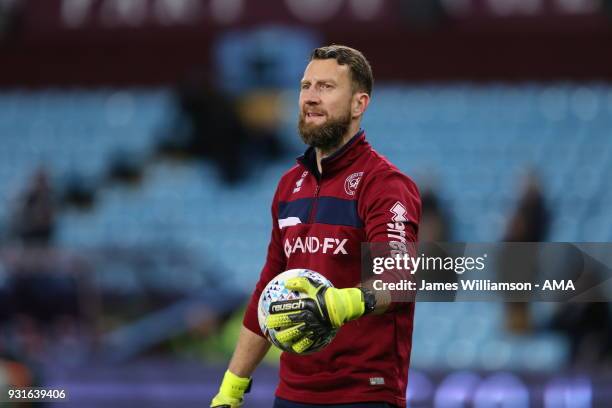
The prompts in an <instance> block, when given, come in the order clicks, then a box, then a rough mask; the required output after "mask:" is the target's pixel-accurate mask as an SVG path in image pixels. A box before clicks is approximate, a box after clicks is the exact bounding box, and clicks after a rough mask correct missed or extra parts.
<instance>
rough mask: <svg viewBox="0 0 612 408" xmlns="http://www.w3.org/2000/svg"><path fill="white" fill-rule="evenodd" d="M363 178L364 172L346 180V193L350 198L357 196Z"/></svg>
mask: <svg viewBox="0 0 612 408" xmlns="http://www.w3.org/2000/svg"><path fill="white" fill-rule="evenodd" d="M361 176H363V171H360V172H358V173H353V174H351V175H350V176H348V177H347V178H346V180H344V192H345V193H346V194H348V195H350V196H352V195H355V191H357V187H358V186H359V182H360V181H361Z"/></svg>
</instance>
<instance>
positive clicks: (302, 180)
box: [293, 171, 308, 193]
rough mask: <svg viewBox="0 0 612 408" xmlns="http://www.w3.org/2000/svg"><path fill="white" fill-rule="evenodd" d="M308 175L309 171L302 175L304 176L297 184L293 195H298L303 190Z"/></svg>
mask: <svg viewBox="0 0 612 408" xmlns="http://www.w3.org/2000/svg"><path fill="white" fill-rule="evenodd" d="M307 175H308V171H305V172H303V173H302V176H301V177H300V179H299V180H298V181H296V182H295V187H294V188H293V193H297V192H298V191H300V190H301V189H302V184H303V183H304V179H305V178H306V176H307Z"/></svg>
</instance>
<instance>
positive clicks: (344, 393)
mask: <svg viewBox="0 0 612 408" xmlns="http://www.w3.org/2000/svg"><path fill="white" fill-rule="evenodd" d="M372 84H373V75H372V69H371V67H370V64H369V63H368V61H367V60H366V58H365V57H364V56H363V54H362V53H361V52H359V51H357V50H355V49H353V48H350V47H346V46H342V45H331V46H327V47H321V48H317V49H315V50H314V51H313V52H312V54H311V58H310V62H309V64H308V66H307V67H306V70H305V71H304V76H303V78H302V80H301V83H300V98H299V106H300V114H299V122H298V130H299V133H300V136H301V137H302V140H303V141H304V143H306V144H307V145H308V146H309V148H308V149H307V150H306V152H305V153H304V155H303V156H301V157H299V158H298V159H297V164H296V165H295V166H293V167H292V168H291V169H290V170H289V171H288V172H286V173H285V174H284V175H283V176H282V178H281V180H280V182H279V184H278V188H277V190H276V193H275V195H274V199H273V202H272V224H273V227H272V235H271V239H270V244H269V247H268V254H267V258H266V264H265V266H264V268H263V270H262V271H261V275H260V279H259V282H258V283H257V285H256V287H255V290H254V292H253V295H252V298H251V300H250V303H249V305H248V308H247V311H246V313H245V316H244V320H243V327H242V329H241V333H240V336H239V339H238V344H237V345H236V349H235V351H234V354H233V356H232V359H231V361H230V363H229V367H228V370H227V371H226V373H225V376H224V378H223V381H222V383H221V387H220V389H219V393H218V394H217V395H216V396H215V397H214V399H213V401H212V404H211V407H230V408H234V407H238V406H240V405H242V403H243V400H244V394H245V392H246V391H248V390H249V389H250V386H251V378H250V376H251V374H252V372H253V371H254V369H255V367H256V366H257V365H258V364H259V363H260V361H261V359H262V358H263V357H264V355H265V354H266V352H267V350H268V348H269V347H270V343H269V342H268V340H267V339H266V338H265V337H264V335H263V334H262V333H261V330H260V328H259V324H258V319H257V306H258V300H259V297H260V294H261V292H262V290H263V289H264V287H265V286H266V284H267V283H268V282H269V281H270V280H271V279H272V278H274V277H275V276H276V275H278V274H279V273H281V272H283V271H285V270H288V269H295V268H306V269H310V270H313V271H316V272H319V273H320V274H322V275H323V276H325V277H326V278H327V279H329V280H330V281H331V282H332V284H333V285H334V288H327V289H326V290H325V291H324V292H323V291H322V288H321V287H316V285H315V283H314V282H312V281H309V280H307V279H305V278H295V279H293V280H290V281H289V282H288V283H287V286H290V288H291V289H293V290H296V291H300V292H303V293H305V294H307V295H308V296H310V297H311V300H312V302H314V304H316V305H317V307H316V308H314V309H304V310H292V311H291V312H290V313H283V312H279V313H277V314H274V313H271V315H270V316H269V318H268V319H269V320H268V322H267V324H268V327H275V328H278V327H280V328H281V329H283V331H282V332H279V333H278V334H277V337H278V335H281V333H282V335H283V336H284V339H285V340H288V341H291V342H292V348H293V351H294V353H287V352H284V353H283V354H282V356H281V363H280V373H279V379H280V381H279V384H278V387H277V389H276V394H275V395H276V399H275V402H274V407H275V408H309V407H320V406H325V407H328V408H330V407H332V408H333V407H336V406H338V407H340V406H341V407H345V408H346V407H368V408H375V407H387V408H388V407H405V406H406V387H407V383H408V366H409V363H410V351H411V345H412V322H413V314H414V303H411V302H392V301H391V297H390V296H388V295H387V294H384V293H379V292H372V291H370V290H368V289H365V288H364V287H363V286H362V285H361V283H362V282H361V265H360V262H361V244H362V243H365V242H367V243H384V244H387V243H388V244H389V245H390V246H392V247H394V248H397V247H404V249H405V246H406V245H407V244H410V243H415V242H416V239H417V234H418V224H419V220H420V217H421V200H420V196H419V192H418V189H417V187H416V185H415V184H414V183H413V182H412V180H411V179H410V178H408V177H407V176H405V175H404V174H402V173H401V172H400V171H399V170H398V169H397V168H396V167H395V166H394V165H392V164H391V163H390V162H389V161H387V160H386V159H385V158H384V157H382V156H380V155H379V154H378V153H376V152H375V151H374V149H372V147H371V146H370V144H369V143H368V142H367V141H366V136H365V131H364V130H363V129H361V126H360V124H361V120H362V118H363V115H364V113H365V111H366V109H367V107H368V105H369V103H370V97H371V94H372ZM315 238H316V240H318V242H325V243H326V245H317V246H308V245H303V243H304V242H307V241H308V240H313V239H315ZM300 243H302V244H300ZM310 304H312V303H310ZM315 326H316V327H315ZM321 326H325V327H329V328H330V330H338V332H337V335H336V337H335V338H334V340H333V341H332V342H331V343H330V344H329V345H328V346H327V347H326V348H324V349H323V350H321V351H319V352H316V353H311V354H306V353H307V352H308V348H309V347H310V346H311V345H312V344H314V343H316V341H317V338H316V336H317V334H316V333H320V330H316V329H319V328H320V327H321Z"/></svg>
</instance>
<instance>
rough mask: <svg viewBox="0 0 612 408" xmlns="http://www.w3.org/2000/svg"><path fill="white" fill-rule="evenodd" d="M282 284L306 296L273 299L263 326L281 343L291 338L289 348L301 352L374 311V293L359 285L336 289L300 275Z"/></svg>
mask: <svg viewBox="0 0 612 408" xmlns="http://www.w3.org/2000/svg"><path fill="white" fill-rule="evenodd" d="M285 287H286V288H287V289H289V290H295V291H298V292H301V293H305V294H306V295H307V296H308V297H307V298H301V299H294V300H285V301H280V302H273V303H272V304H271V305H270V315H269V316H268V318H267V319H266V326H267V327H269V328H274V329H277V330H280V329H284V330H281V331H278V332H277V333H276V338H277V339H278V340H279V341H280V342H283V343H288V342H291V341H293V345H292V349H293V351H295V352H296V353H303V352H304V351H306V350H307V349H308V348H309V347H310V346H312V345H313V344H314V343H315V342H316V341H317V340H318V339H320V338H323V337H325V336H327V335H328V334H329V333H330V332H331V331H332V330H335V329H338V328H340V326H342V325H343V324H344V323H346V322H348V321H350V320H355V319H357V318H359V317H361V316H363V315H364V314H367V313H369V312H371V311H372V310H374V306H375V304H376V301H375V298H374V295H372V294H371V293H370V292H368V291H364V290H362V289H360V288H347V289H337V288H333V287H328V286H325V285H323V284H319V283H317V282H315V281H313V280H312V279H309V278H305V277H299V278H292V279H289V280H287V282H286V283H285Z"/></svg>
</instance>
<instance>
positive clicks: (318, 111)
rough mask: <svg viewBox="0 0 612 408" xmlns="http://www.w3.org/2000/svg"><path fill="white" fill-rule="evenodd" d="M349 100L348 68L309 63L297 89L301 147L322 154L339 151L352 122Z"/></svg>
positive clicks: (323, 62) (324, 62)
mask: <svg viewBox="0 0 612 408" xmlns="http://www.w3.org/2000/svg"><path fill="white" fill-rule="evenodd" d="M352 97H353V90H352V84H351V79H350V70H349V67H348V65H339V64H338V63H337V62H336V60H335V59H324V60H312V61H311V62H310V63H309V64H308V66H307V67H306V70H305V71H304V78H303V79H302V81H301V86H300V117H299V123H298V130H299V132H300V136H301V137H302V140H303V141H304V143H306V144H308V145H310V146H314V147H318V148H320V149H321V150H323V151H327V150H330V149H333V148H335V147H338V146H339V145H340V143H341V142H342V138H343V136H344V135H345V134H346V132H347V131H348V129H349V126H350V124H351V121H352V119H353V118H352V116H351V100H352Z"/></svg>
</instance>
